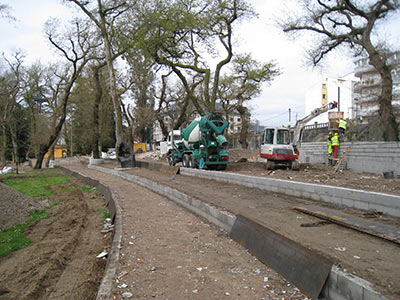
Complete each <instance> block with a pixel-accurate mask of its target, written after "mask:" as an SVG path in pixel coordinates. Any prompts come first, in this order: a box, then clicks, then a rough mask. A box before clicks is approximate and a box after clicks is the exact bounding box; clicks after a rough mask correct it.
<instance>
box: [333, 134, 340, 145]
mask: <svg viewBox="0 0 400 300" xmlns="http://www.w3.org/2000/svg"><path fill="white" fill-rule="evenodd" d="M339 145H340V142H339V137H338V136H337V135H334V136H333V137H332V146H339Z"/></svg>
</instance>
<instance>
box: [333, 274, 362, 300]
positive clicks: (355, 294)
mask: <svg viewBox="0 0 400 300" xmlns="http://www.w3.org/2000/svg"><path fill="white" fill-rule="evenodd" d="M356 281H357V278H356V277H354V276H352V275H351V274H345V273H339V274H338V290H339V293H340V294H341V295H343V296H345V297H346V298H347V299H363V294H364V289H363V287H362V286H361V285H360V284H357V283H356Z"/></svg>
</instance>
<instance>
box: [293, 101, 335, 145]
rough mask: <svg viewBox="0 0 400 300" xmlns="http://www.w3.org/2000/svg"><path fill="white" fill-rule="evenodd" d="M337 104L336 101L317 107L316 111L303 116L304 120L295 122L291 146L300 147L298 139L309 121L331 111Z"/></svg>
mask: <svg viewBox="0 0 400 300" xmlns="http://www.w3.org/2000/svg"><path fill="white" fill-rule="evenodd" d="M337 105H338V103H337V102H336V101H333V102H329V103H327V104H324V105H323V106H321V107H318V108H316V109H314V110H313V111H312V112H311V113H310V114H308V115H307V116H305V117H304V118H302V119H300V120H298V121H297V123H296V126H295V128H294V134H293V141H292V144H293V146H294V147H295V148H296V149H297V148H298V147H299V146H300V145H299V142H300V137H301V133H302V131H303V129H304V126H305V125H306V124H307V123H308V122H309V121H311V120H312V119H314V118H316V117H318V116H319V115H320V114H322V113H324V112H327V111H328V110H330V109H333V108H335V107H337Z"/></svg>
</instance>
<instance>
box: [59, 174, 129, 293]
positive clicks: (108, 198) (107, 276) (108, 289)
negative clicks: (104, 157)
mask: <svg viewBox="0 0 400 300" xmlns="http://www.w3.org/2000/svg"><path fill="white" fill-rule="evenodd" d="M56 167H57V168H59V169H62V170H63V171H65V172H67V173H68V174H70V175H71V176H74V177H75V178H78V179H79V180H82V181H83V182H85V183H86V184H88V185H91V186H93V187H96V188H98V190H99V192H100V193H101V194H102V195H103V197H104V200H105V203H106V205H107V206H108V207H109V208H112V210H114V213H113V214H112V218H113V220H114V237H113V242H112V245H111V252H110V253H109V254H108V259H107V266H106V269H105V272H104V277H103V279H102V281H101V283H100V287H99V290H98V292H97V297H96V300H106V299H111V296H112V288H113V284H114V279H115V274H116V273H117V267H118V262H119V253H120V249H121V241H122V214H121V208H120V206H119V204H118V201H116V200H115V197H113V195H112V192H111V191H110V189H109V188H108V187H106V186H105V185H103V184H101V183H100V182H99V181H97V180H93V179H91V178H90V177H87V176H85V175H82V174H81V173H79V172H75V171H72V170H70V169H68V168H66V167H62V166H56Z"/></svg>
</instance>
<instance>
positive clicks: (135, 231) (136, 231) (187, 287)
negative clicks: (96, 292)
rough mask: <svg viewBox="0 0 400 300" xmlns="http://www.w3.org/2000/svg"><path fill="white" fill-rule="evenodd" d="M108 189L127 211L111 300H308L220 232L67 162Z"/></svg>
mask: <svg viewBox="0 0 400 300" xmlns="http://www.w3.org/2000/svg"><path fill="white" fill-rule="evenodd" d="M63 166H64V167H67V168H69V169H71V170H73V171H76V172H79V173H81V174H82V175H85V176H88V177H91V178H93V179H96V180H99V181H100V182H101V183H102V184H104V185H106V186H108V187H109V188H110V189H111V191H112V193H113V197H114V199H115V200H116V201H117V202H118V203H119V205H120V207H121V211H122V243H121V251H120V260H119V264H118V268H117V274H116V277H117V278H116V280H115V283H114V285H113V289H112V291H113V297H112V299H123V298H124V297H125V298H128V297H131V298H132V299H150V298H155V299H225V298H226V299H305V298H306V297H305V296H303V295H302V294H301V293H300V292H299V290H298V289H297V288H296V287H294V286H292V285H291V284H290V283H289V282H287V281H286V280H285V279H284V278H282V277H281V276H280V275H278V274H277V273H276V272H274V271H273V270H271V269H270V268H268V267H267V266H265V265H263V264H262V263H261V262H259V261H258V260H257V259H255V258H254V257H253V256H251V255H250V254H249V253H248V252H247V251H246V250H245V249H244V248H243V247H241V246H240V245H238V244H236V243H235V242H233V241H232V240H231V239H229V237H227V236H226V235H225V233H224V232H222V231H221V230H220V229H218V228H216V227H214V226H212V225H210V224H209V223H207V222H206V221H204V220H202V219H200V218H199V217H197V216H195V215H193V214H191V213H189V212H187V211H186V210H185V209H183V208H181V207H179V206H177V205H176V204H174V203H172V202H170V201H169V200H167V199H166V198H164V197H162V196H160V195H158V194H155V193H153V192H150V191H149V190H147V189H144V188H142V187H140V186H137V185H135V184H133V183H130V182H127V181H124V180H122V179H121V178H117V177H114V176H110V175H107V174H104V173H101V172H98V171H96V170H92V169H88V168H87V166H85V165H82V164H81V163H79V162H74V163H71V162H69V163H63Z"/></svg>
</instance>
